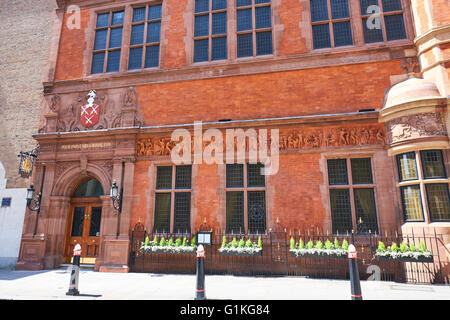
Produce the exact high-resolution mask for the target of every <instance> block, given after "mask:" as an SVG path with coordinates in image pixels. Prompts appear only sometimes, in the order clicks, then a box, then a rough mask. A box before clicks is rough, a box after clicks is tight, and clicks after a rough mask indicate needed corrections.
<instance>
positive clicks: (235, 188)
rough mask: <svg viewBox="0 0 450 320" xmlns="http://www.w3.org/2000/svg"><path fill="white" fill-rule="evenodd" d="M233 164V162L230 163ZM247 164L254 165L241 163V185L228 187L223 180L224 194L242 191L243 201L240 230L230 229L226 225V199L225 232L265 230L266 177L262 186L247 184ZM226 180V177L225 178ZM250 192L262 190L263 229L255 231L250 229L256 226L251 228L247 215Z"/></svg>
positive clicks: (264, 231)
mask: <svg viewBox="0 0 450 320" xmlns="http://www.w3.org/2000/svg"><path fill="white" fill-rule="evenodd" d="M228 165H229V164H227V165H225V175H227V167H228ZM231 165H233V164H231ZM237 165H241V164H237ZM249 165H255V164H254V163H248V162H247V163H244V164H242V176H243V183H242V186H231V187H229V186H228V185H227V183H226V182H227V181H226V182H225V195H226V197H227V194H228V193H232V192H242V193H243V203H242V206H243V208H242V211H243V216H242V217H241V218H240V220H242V226H241V227H240V230H234V229H232V230H231V229H230V227H229V225H228V214H227V212H228V210H227V209H228V208H227V203H228V201H226V204H225V225H226V227H225V232H226V233H227V234H244V233H245V234H264V233H266V232H267V217H268V214H267V182H268V181H267V177H266V176H264V186H249V185H248V180H249V173H248V171H249V170H248V166H249ZM256 165H258V166H261V164H260V163H258V164H256ZM225 180H227V179H225ZM251 192H264V214H265V217H264V230H257V231H256V232H255V231H254V230H251V229H258V228H257V227H256V228H251V226H250V217H249V211H250V208H249V201H248V199H249V193H251Z"/></svg>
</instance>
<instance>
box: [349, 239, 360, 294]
mask: <svg viewBox="0 0 450 320" xmlns="http://www.w3.org/2000/svg"><path fill="white" fill-rule="evenodd" d="M356 257H357V253H356V248H355V246H354V245H352V244H351V245H349V246H348V264H349V268H350V286H351V290H352V300H362V294H361V284H360V282H359V272H358V262H357V260H356Z"/></svg>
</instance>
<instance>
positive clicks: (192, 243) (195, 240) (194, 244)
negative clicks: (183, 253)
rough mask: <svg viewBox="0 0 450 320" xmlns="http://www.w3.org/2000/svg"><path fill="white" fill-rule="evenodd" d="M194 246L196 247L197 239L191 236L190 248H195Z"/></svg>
mask: <svg viewBox="0 0 450 320" xmlns="http://www.w3.org/2000/svg"><path fill="white" fill-rule="evenodd" d="M196 246H197V238H196V237H195V236H193V237H192V239H191V247H196Z"/></svg>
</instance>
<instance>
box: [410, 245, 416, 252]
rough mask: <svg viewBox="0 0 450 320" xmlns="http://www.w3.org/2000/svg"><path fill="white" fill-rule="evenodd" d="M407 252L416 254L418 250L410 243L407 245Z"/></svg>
mask: <svg viewBox="0 0 450 320" xmlns="http://www.w3.org/2000/svg"><path fill="white" fill-rule="evenodd" d="M409 251H412V252H417V251H418V249H417V248H416V246H415V245H414V244H413V243H411V244H410V245H409Z"/></svg>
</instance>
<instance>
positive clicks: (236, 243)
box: [231, 238, 238, 248]
mask: <svg viewBox="0 0 450 320" xmlns="http://www.w3.org/2000/svg"><path fill="white" fill-rule="evenodd" d="M231 247H233V248H237V247H238V242H237V240H236V238H233V240H231Z"/></svg>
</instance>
